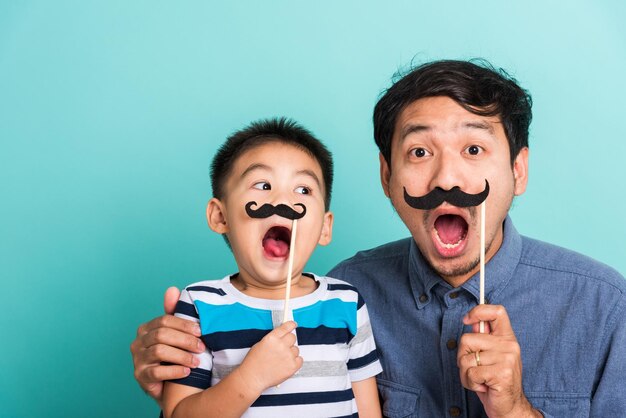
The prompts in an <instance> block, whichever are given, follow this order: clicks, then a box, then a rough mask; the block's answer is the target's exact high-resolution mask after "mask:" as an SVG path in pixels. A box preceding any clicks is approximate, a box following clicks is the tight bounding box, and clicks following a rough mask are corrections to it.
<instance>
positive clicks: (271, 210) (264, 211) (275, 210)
mask: <svg viewBox="0 0 626 418" xmlns="http://www.w3.org/2000/svg"><path fill="white" fill-rule="evenodd" d="M256 205H257V204H256V202H254V201H252V202H248V203H246V213H247V214H248V216H249V217H251V218H259V219H262V218H269V217H270V216H272V215H278V216H282V217H283V218H287V219H291V220H292V221H293V220H294V219H300V218H302V217H303V216H304V215H305V214H306V206H304V205H303V204H302V203H296V204H294V206H302V212H299V213H298V212H296V211H295V210H293V209H292V208H291V207H290V206H287V205H283V204H282V203H279V204H278V205H276V206H274V205H272V204H269V203H266V204H264V205H263V206H261V207H260V208H258V209H252V206H256Z"/></svg>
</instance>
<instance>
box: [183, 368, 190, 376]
mask: <svg viewBox="0 0 626 418" xmlns="http://www.w3.org/2000/svg"><path fill="white" fill-rule="evenodd" d="M184 372H185V376H189V373H191V369H190V368H189V367H185V370H184Z"/></svg>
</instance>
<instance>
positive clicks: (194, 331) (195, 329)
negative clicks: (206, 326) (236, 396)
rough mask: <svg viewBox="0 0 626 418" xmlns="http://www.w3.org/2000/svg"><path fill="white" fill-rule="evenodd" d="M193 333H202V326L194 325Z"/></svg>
mask: <svg viewBox="0 0 626 418" xmlns="http://www.w3.org/2000/svg"><path fill="white" fill-rule="evenodd" d="M193 333H194V334H196V335H200V333H201V331H200V326H199V325H194V326H193Z"/></svg>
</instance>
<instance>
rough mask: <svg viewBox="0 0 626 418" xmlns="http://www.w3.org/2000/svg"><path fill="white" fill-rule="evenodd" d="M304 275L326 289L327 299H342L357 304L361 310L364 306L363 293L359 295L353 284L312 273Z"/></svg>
mask: <svg viewBox="0 0 626 418" xmlns="http://www.w3.org/2000/svg"><path fill="white" fill-rule="evenodd" d="M304 274H305V275H307V276H309V277H311V278H313V279H314V280H315V281H317V282H318V283H320V285H322V286H325V287H326V292H325V294H326V296H325V298H326V299H341V300H344V301H348V302H356V303H357V306H358V307H359V308H360V307H361V306H362V305H363V304H364V301H363V297H362V296H361V293H359V290H358V289H357V288H356V286H354V285H353V284H351V283H348V282H346V281H344V280H340V279H336V278H334V277H331V276H319V275H316V274H312V273H304Z"/></svg>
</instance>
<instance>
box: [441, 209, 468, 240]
mask: <svg viewBox="0 0 626 418" xmlns="http://www.w3.org/2000/svg"><path fill="white" fill-rule="evenodd" d="M466 227H467V224H466V223H465V220H464V219H463V218H461V217H460V216H456V215H442V216H440V217H438V218H437V220H436V221H435V228H436V229H437V234H438V235H439V238H440V239H441V241H442V242H443V243H444V244H456V243H457V242H459V241H460V240H461V238H463V235H464V234H465V228H466Z"/></svg>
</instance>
